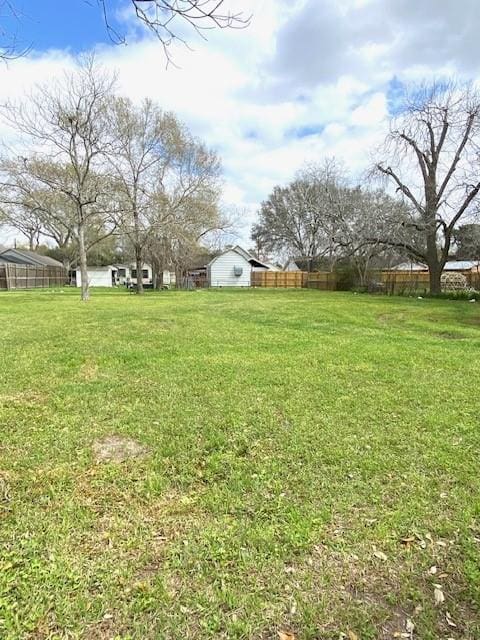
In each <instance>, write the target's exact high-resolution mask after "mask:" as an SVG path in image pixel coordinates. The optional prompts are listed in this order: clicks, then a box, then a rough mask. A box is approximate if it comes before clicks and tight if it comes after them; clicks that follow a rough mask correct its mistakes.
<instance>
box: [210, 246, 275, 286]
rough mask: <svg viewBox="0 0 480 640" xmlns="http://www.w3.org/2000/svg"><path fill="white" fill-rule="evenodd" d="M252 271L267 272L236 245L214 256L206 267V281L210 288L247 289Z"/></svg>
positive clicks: (259, 263) (263, 266)
mask: <svg viewBox="0 0 480 640" xmlns="http://www.w3.org/2000/svg"><path fill="white" fill-rule="evenodd" d="M252 271H269V267H268V265H266V264H264V263H263V262H260V260H257V259H256V258H254V257H253V256H251V255H250V254H249V253H248V251H245V249H242V247H239V246H238V245H237V246H236V247H232V248H231V249H227V250H226V251H224V252H223V253H221V254H220V255H219V256H216V257H215V258H213V260H211V261H210V262H209V263H208V265H207V281H208V285H209V286H210V287H249V286H250V280H251V274H252Z"/></svg>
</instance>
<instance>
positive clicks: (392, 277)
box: [251, 270, 480, 294]
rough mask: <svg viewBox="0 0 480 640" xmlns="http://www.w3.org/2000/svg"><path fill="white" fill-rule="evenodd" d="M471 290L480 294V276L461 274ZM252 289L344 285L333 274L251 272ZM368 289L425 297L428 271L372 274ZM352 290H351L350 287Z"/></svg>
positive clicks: (336, 286)
mask: <svg viewBox="0 0 480 640" xmlns="http://www.w3.org/2000/svg"><path fill="white" fill-rule="evenodd" d="M460 273H462V274H463V275H464V276H465V278H466V284H467V286H468V287H472V288H473V289H477V290H480V273H478V272H476V271H468V270H467V271H461V272H460ZM251 284H252V287H272V288H293V287H297V288H308V289H318V290H320V291H336V290H337V288H339V289H342V288H344V285H343V284H342V282H341V281H339V276H337V274H336V273H334V272H333V273H332V272H330V271H312V272H308V271H252V279H251ZM365 287H366V289H367V290H368V291H371V292H378V293H380V292H384V293H388V294H398V293H400V294H401V293H410V292H411V293H419V294H420V293H426V292H428V291H429V290H430V277H429V273H428V271H372V272H370V274H369V276H368V282H367V283H366V285H365ZM348 288H350V286H349V287H348Z"/></svg>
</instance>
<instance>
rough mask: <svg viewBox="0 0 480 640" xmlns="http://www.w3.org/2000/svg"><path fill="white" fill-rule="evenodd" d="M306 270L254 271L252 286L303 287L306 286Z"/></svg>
mask: <svg viewBox="0 0 480 640" xmlns="http://www.w3.org/2000/svg"><path fill="white" fill-rule="evenodd" d="M306 281H307V272H306V271H252V279H251V285H252V287H272V288H294V287H296V288H301V287H305V286H306Z"/></svg>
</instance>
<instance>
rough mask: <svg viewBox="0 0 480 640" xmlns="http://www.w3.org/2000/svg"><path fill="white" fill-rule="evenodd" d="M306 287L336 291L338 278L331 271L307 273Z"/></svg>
mask: <svg viewBox="0 0 480 640" xmlns="http://www.w3.org/2000/svg"><path fill="white" fill-rule="evenodd" d="M305 286H306V287H307V288H308V289H319V290H320V291H335V290H336V288H337V276H336V274H335V273H332V272H331V271H312V272H311V273H307V278H306V285H305Z"/></svg>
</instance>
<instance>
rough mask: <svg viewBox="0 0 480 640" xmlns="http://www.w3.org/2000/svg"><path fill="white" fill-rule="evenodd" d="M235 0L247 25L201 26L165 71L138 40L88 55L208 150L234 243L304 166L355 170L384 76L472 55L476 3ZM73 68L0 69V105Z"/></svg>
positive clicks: (379, 131) (157, 49)
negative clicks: (220, 172)
mask: <svg viewBox="0 0 480 640" xmlns="http://www.w3.org/2000/svg"><path fill="white" fill-rule="evenodd" d="M231 2H232V4H233V5H235V7H236V8H238V5H239V2H238V0H237V1H236V2H235V1H234V0H231ZM240 4H241V8H242V10H245V13H249V11H252V13H253V14H254V17H253V21H252V24H251V26H250V27H249V28H248V29H245V30H238V31H231V30H225V31H217V32H213V31H212V32H209V33H208V34H207V35H208V42H204V41H202V40H201V39H194V40H193V41H191V46H192V49H193V50H189V49H187V48H185V47H183V46H176V47H175V49H174V50H173V56H174V61H175V63H176V65H177V67H174V66H170V67H168V68H167V69H166V68H165V58H164V56H163V51H162V48H161V46H160V45H159V44H158V43H157V42H155V41H152V40H151V39H148V38H145V39H143V40H140V41H137V42H131V44H130V45H129V46H126V47H122V46H113V45H112V46H103V47H102V48H101V49H99V56H100V58H101V60H102V61H103V62H104V64H105V65H106V66H108V67H109V68H111V69H112V70H113V69H117V70H118V78H119V86H120V90H121V91H122V92H123V93H125V94H127V95H129V96H130V97H131V98H133V99H134V100H140V99H142V98H143V97H146V96H148V97H151V98H153V99H155V100H157V101H158V102H159V103H160V104H161V105H162V106H163V107H164V108H165V109H168V110H173V111H175V112H176V113H177V114H178V115H179V117H180V118H181V119H182V120H183V121H184V122H185V123H186V124H187V125H188V127H189V128H190V129H191V131H192V132H193V133H194V134H195V135H197V136H199V137H200V138H202V139H204V140H205V141H206V142H207V143H208V144H209V145H210V146H212V147H214V148H215V149H217V150H218V151H219V153H220V155H221V156H222V159H223V166H224V170H225V190H224V200H225V203H226V204H227V205H233V206H235V207H237V208H238V209H240V210H243V209H245V210H246V211H247V214H246V216H245V225H244V229H243V236H244V239H245V241H247V240H248V234H249V229H248V225H249V224H250V222H251V220H252V218H253V214H254V211H255V209H256V208H258V206H259V204H260V202H261V201H262V199H264V198H266V197H267V196H268V194H269V192H270V190H271V189H272V187H273V186H274V185H275V184H276V183H282V182H286V181H288V180H290V179H291V178H292V177H293V176H294V174H295V172H296V171H297V170H298V169H299V168H300V167H301V166H302V165H303V164H305V163H306V162H312V161H321V160H322V159H323V158H324V157H325V156H332V155H336V156H338V157H339V159H341V160H342V161H343V162H344V163H345V165H346V166H347V167H349V168H350V169H351V170H352V171H353V172H355V173H357V172H360V171H361V170H362V169H363V168H364V167H365V165H366V162H367V159H368V150H369V148H370V147H371V146H372V145H373V144H374V143H376V142H377V141H378V140H379V139H380V137H382V135H383V132H384V131H385V128H384V127H385V118H386V116H387V115H388V109H387V105H388V83H389V81H390V80H391V79H392V78H393V77H394V76H397V77H399V78H401V79H403V80H409V79H419V78H424V77H429V76H433V75H435V74H436V75H440V74H451V73H456V74H460V75H462V74H465V75H468V74H469V73H473V71H474V69H475V67H476V65H477V64H478V62H479V58H480V53H479V51H480V50H479V49H478V46H477V36H476V32H475V25H476V24H478V18H480V4H479V3H478V2H476V1H475V0H464V1H463V3H462V11H460V10H459V9H458V7H456V6H455V4H454V3H453V2H452V3H438V2H433V0H425V2H423V3H418V2H414V0H399V1H398V2H395V3H385V2H383V1H382V0H345V2H343V3H339V2H336V1H334V0H289V1H288V2H287V1H286V0H242V2H241V3H240ZM467 18H468V19H467ZM72 64H73V61H72V58H71V57H70V56H69V54H68V53H64V52H59V51H50V52H44V53H38V54H35V55H30V56H29V57H27V58H23V59H19V60H17V61H14V62H12V63H10V64H9V65H8V66H5V65H3V66H0V87H1V88H0V101H3V100H4V99H5V98H7V97H18V96H20V95H22V94H23V93H25V92H26V91H28V90H29V88H31V87H32V85H33V84H34V83H35V82H39V81H44V80H48V78H50V77H52V76H54V75H55V74H58V73H61V72H62V70H63V69H65V68H67V67H71V66H72ZM8 135H9V134H8V130H7V129H6V128H5V126H4V125H0V136H2V137H3V138H8Z"/></svg>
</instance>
